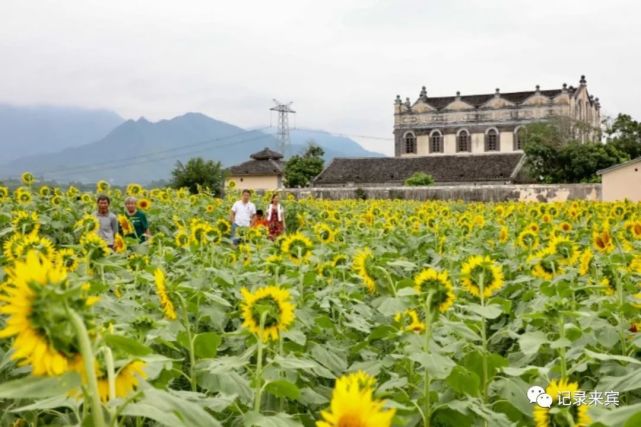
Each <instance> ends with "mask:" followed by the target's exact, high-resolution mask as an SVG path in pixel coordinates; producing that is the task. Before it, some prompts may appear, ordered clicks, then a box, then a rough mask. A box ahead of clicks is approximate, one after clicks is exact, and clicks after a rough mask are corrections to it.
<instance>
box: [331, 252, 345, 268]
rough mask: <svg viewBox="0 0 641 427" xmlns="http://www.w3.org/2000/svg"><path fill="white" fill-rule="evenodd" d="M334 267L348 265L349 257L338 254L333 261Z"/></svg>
mask: <svg viewBox="0 0 641 427" xmlns="http://www.w3.org/2000/svg"><path fill="white" fill-rule="evenodd" d="M332 265H333V266H334V267H340V266H342V265H347V257H346V256H345V255H343V254H338V255H336V256H335V257H334V259H332Z"/></svg>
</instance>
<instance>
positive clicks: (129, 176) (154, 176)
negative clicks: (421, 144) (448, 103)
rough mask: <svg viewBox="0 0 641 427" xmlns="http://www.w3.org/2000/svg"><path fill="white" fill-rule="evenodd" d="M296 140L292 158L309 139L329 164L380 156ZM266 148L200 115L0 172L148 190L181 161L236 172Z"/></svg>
mask: <svg viewBox="0 0 641 427" xmlns="http://www.w3.org/2000/svg"><path fill="white" fill-rule="evenodd" d="M299 132H300V133H299ZM294 138H295V141H294V142H293V143H292V147H291V149H290V151H291V153H293V154H296V153H298V152H302V151H303V150H304V147H305V145H306V142H307V141H308V140H310V139H313V140H314V141H315V142H316V143H317V144H318V145H320V146H321V147H323V148H324V149H325V151H326V158H327V160H329V159H331V158H333V157H341V156H355V155H357V156H369V155H375V154H376V153H370V152H368V151H366V150H364V149H362V148H360V146H359V145H358V143H356V142H354V141H352V140H350V139H348V138H342V137H335V136H332V135H330V134H327V133H325V132H318V131H295V132H294V134H293V135H292V139H294ZM337 138H338V139H337ZM341 138H342V139H341ZM298 141H303V142H301V143H298ZM343 145H344V147H345V148H344V149H342V148H341V147H342V146H343ZM264 147H269V148H271V149H278V140H276V138H275V137H274V136H272V135H271V134H270V133H269V132H264V131H261V130H250V131H248V130H245V129H242V128H239V127H237V126H234V125H231V124H229V123H225V122H221V121H218V120H215V119H212V118H210V117H207V116H205V115H203V114H200V113H187V114H185V115H183V116H179V117H175V118H173V119H171V120H161V121H159V122H156V123H152V122H149V121H148V120H146V119H144V118H140V119H138V120H136V121H134V120H128V121H126V122H124V123H123V124H121V125H120V126H118V127H117V128H115V129H114V130H112V131H111V132H110V133H109V134H108V135H106V136H105V137H104V138H102V139H100V140H98V141H96V142H92V143H90V144H86V145H82V146H80V147H74V148H67V149H65V150H62V151H59V152H56V153H51V154H47V155H36V156H29V157H24V158H20V159H18V160H15V161H13V162H11V163H9V164H6V165H4V166H2V167H0V171H1V172H0V178H1V177H9V176H17V175H18V174H20V173H21V172H23V171H25V170H28V171H31V172H32V173H34V174H35V175H36V176H39V177H41V178H43V179H46V180H55V181H58V182H69V181H79V182H95V181H97V180H99V179H106V180H108V181H110V182H112V183H113V184H126V183H128V182H140V183H143V184H144V183H149V182H151V181H156V180H162V179H169V177H170V174H171V170H172V169H173V168H174V166H175V164H176V161H178V160H180V161H183V162H184V161H186V160H188V159H189V158H191V157H196V156H201V157H204V158H206V159H213V160H217V161H220V162H221V163H222V164H223V165H224V166H231V165H234V164H238V163H242V162H244V161H246V160H247V159H248V158H249V155H250V154H251V153H254V152H256V151H259V150H261V149H262V148H264ZM359 149H360V150H359Z"/></svg>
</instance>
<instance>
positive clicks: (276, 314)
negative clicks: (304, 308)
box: [240, 286, 294, 342]
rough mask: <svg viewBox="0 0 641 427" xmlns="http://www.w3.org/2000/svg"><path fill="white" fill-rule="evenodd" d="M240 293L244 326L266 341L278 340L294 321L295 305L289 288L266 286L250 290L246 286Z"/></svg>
mask: <svg viewBox="0 0 641 427" xmlns="http://www.w3.org/2000/svg"><path fill="white" fill-rule="evenodd" d="M240 293H241V295H242V296H243V302H242V303H241V311H242V316H243V326H244V327H245V328H247V329H248V330H249V331H250V332H252V333H253V334H255V335H256V336H257V337H258V338H259V339H261V340H263V341H265V342H266V341H269V340H277V339H278V336H279V334H280V333H281V332H283V331H285V330H287V329H288V328H289V326H290V325H291V324H292V323H293V322H294V305H293V304H292V302H291V299H292V297H291V294H290V293H289V291H288V290H287V289H283V288H281V287H278V286H266V287H262V288H259V289H257V290H256V291H255V292H249V291H248V290H247V289H246V288H242V289H241V290H240ZM263 319H264V320H263ZM261 320H262V321H263V328H262V329H261V327H260V324H261Z"/></svg>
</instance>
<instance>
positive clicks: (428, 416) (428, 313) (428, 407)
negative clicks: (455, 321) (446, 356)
mask: <svg viewBox="0 0 641 427" xmlns="http://www.w3.org/2000/svg"><path fill="white" fill-rule="evenodd" d="M433 296H434V293H433V292H430V293H428V294H427V299H426V300H425V341H424V343H423V351H424V352H425V353H429V352H430V341H431V339H432V297H433ZM431 385H432V379H431V378H430V373H429V371H428V369H427V368H425V378H424V379H423V387H424V389H423V395H424V396H425V412H424V414H423V426H424V427H430V422H431V420H432V402H431V399H430V393H431Z"/></svg>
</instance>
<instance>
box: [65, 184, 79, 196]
mask: <svg viewBox="0 0 641 427" xmlns="http://www.w3.org/2000/svg"><path fill="white" fill-rule="evenodd" d="M78 193H80V190H78V189H77V188H76V187H74V186H73V185H70V186H69V187H68V188H67V196H69V197H72V198H73V197H76V196H77V195H78Z"/></svg>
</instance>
